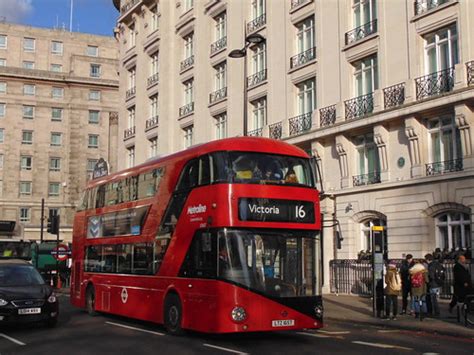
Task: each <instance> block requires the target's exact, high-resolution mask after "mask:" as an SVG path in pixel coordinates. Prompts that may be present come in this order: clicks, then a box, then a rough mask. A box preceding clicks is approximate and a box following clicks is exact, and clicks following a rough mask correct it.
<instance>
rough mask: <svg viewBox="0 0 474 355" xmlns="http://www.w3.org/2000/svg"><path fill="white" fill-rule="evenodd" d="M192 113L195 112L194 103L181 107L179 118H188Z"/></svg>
mask: <svg viewBox="0 0 474 355" xmlns="http://www.w3.org/2000/svg"><path fill="white" fill-rule="evenodd" d="M192 112H194V102H190V103H189V104H186V105H184V106H181V107H180V108H179V117H183V116H186V115H188V114H190V113H192Z"/></svg>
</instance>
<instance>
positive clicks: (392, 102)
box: [383, 83, 405, 109]
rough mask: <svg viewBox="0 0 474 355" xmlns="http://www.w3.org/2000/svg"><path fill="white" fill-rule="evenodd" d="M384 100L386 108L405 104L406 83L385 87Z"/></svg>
mask: <svg viewBox="0 0 474 355" xmlns="http://www.w3.org/2000/svg"><path fill="white" fill-rule="evenodd" d="M383 102H384V107H385V108H386V109H387V108H391V107H396V106H400V105H403V103H404V102H405V83H401V84H397V85H392V86H389V87H388V88H385V89H383Z"/></svg>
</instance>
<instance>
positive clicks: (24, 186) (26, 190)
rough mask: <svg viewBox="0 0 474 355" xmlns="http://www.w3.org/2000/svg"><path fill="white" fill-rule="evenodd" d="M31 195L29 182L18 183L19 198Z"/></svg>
mask: <svg viewBox="0 0 474 355" xmlns="http://www.w3.org/2000/svg"><path fill="white" fill-rule="evenodd" d="M26 195H31V181H20V196H26Z"/></svg>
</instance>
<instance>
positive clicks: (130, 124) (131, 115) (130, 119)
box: [128, 106, 135, 128]
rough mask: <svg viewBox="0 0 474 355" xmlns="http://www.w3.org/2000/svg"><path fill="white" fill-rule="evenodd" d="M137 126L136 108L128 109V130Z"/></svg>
mask: <svg viewBox="0 0 474 355" xmlns="http://www.w3.org/2000/svg"><path fill="white" fill-rule="evenodd" d="M134 126H135V106H132V107H130V108H129V109H128V128H132V127H134Z"/></svg>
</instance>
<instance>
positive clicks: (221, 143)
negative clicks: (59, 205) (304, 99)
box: [87, 137, 308, 188]
mask: <svg viewBox="0 0 474 355" xmlns="http://www.w3.org/2000/svg"><path fill="white" fill-rule="evenodd" d="M218 151H241V152H261V153H269V154H280V155H290V156H295V157H301V158H308V154H307V153H306V152H305V151H304V150H302V149H300V148H298V147H296V146H294V145H291V144H288V143H286V142H282V141H278V140H275V139H269V138H263V137H234V138H226V139H219V140H214V141H211V142H208V143H203V144H197V145H195V146H192V147H190V148H188V149H185V150H182V151H179V152H176V153H173V154H170V155H166V156H161V157H158V158H156V159H150V160H148V161H146V162H145V163H143V164H140V165H136V166H134V167H132V168H128V169H125V170H122V171H118V172H116V173H113V174H110V175H107V176H103V177H101V178H99V179H96V180H90V181H89V183H88V184H87V188H89V187H92V186H96V185H101V184H102V183H104V182H108V181H112V180H114V179H115V178H117V177H119V176H127V175H129V172H133V174H135V173H137V172H140V171H144V170H147V168H149V167H151V166H154V165H157V164H159V163H163V162H168V161H173V160H178V159H185V160H189V159H191V158H194V157H197V156H200V155H204V154H208V153H212V152H218Z"/></svg>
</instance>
